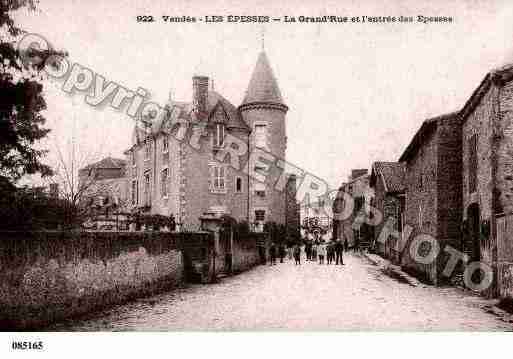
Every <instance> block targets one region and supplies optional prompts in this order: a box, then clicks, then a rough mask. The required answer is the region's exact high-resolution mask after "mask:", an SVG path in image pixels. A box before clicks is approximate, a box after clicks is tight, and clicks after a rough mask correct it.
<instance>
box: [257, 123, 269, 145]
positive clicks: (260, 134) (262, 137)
mask: <svg viewBox="0 0 513 359" xmlns="http://www.w3.org/2000/svg"><path fill="white" fill-rule="evenodd" d="M255 146H256V147H260V148H265V147H267V126H266V125H255Z"/></svg>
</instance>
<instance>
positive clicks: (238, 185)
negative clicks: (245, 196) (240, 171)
mask: <svg viewBox="0 0 513 359" xmlns="http://www.w3.org/2000/svg"><path fill="white" fill-rule="evenodd" d="M235 192H236V193H241V192H242V178H241V177H237V179H236V180H235Z"/></svg>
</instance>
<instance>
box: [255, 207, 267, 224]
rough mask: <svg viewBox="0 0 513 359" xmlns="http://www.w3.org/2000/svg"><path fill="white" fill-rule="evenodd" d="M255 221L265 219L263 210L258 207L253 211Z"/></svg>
mask: <svg viewBox="0 0 513 359" xmlns="http://www.w3.org/2000/svg"><path fill="white" fill-rule="evenodd" d="M255 221H257V222H264V221H265V210H263V209H258V210H256V211H255Z"/></svg>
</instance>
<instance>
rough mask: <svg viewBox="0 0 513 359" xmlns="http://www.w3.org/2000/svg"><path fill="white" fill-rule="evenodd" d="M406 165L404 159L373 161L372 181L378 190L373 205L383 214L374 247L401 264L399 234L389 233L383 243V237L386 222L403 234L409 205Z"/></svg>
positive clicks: (371, 183) (375, 228) (375, 229)
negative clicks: (396, 235) (406, 190)
mask: <svg viewBox="0 0 513 359" xmlns="http://www.w3.org/2000/svg"><path fill="white" fill-rule="evenodd" d="M405 174H406V166H405V164H404V163H402V162H374V163H373V164H372V170H371V176H370V181H369V185H370V187H371V188H372V189H373V191H374V197H373V200H372V202H371V205H372V206H373V207H374V208H375V209H377V210H378V211H379V213H380V214H381V216H382V218H381V220H380V221H379V222H378V223H377V224H376V225H375V226H374V230H373V232H374V249H375V250H376V252H377V253H379V254H381V255H382V256H384V257H385V258H388V259H390V260H391V261H392V262H393V263H396V264H400V262H401V253H399V252H398V251H397V250H396V248H397V246H396V244H397V243H396V242H397V240H398V238H397V237H393V236H389V237H388V238H387V240H386V241H384V242H383V243H382V242H381V241H380V240H379V237H380V235H381V232H382V230H383V228H384V226H385V225H387V226H389V227H387V230H388V231H395V232H398V233H399V236H398V237H399V238H401V236H402V232H403V223H404V209H405V205H406V203H405V200H406V195H405V185H404V177H405Z"/></svg>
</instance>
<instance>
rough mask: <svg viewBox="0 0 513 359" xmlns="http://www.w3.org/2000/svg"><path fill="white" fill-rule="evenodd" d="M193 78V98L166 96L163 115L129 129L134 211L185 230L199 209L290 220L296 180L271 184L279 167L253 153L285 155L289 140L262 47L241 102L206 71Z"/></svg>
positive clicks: (258, 221)
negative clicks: (266, 163) (167, 217)
mask: <svg viewBox="0 0 513 359" xmlns="http://www.w3.org/2000/svg"><path fill="white" fill-rule="evenodd" d="M192 82H193V83H192V86H193V98H192V101H191V102H177V101H173V100H170V101H169V103H168V104H167V106H166V111H164V112H163V114H159V115H157V116H154V117H153V118H152V117H151V114H150V116H147V117H145V118H142V119H141V121H140V123H139V124H138V125H136V126H135V128H134V132H133V137H132V146H131V147H130V148H129V149H128V150H127V151H126V152H125V154H126V156H127V162H128V166H127V168H128V169H127V178H128V184H129V192H130V204H131V209H132V211H139V212H141V213H150V214H162V215H171V214H173V215H174V216H175V218H176V221H177V224H178V226H179V228H181V229H183V230H187V229H190V230H195V229H198V228H199V226H200V217H202V216H203V215H205V214H214V215H218V216H221V215H229V216H231V217H233V218H235V219H236V220H237V221H247V222H248V223H249V224H250V225H251V227H252V228H253V229H254V230H257V231H258V230H262V229H263V224H264V223H265V222H276V223H280V224H285V223H286V222H290V223H289V224H290V225H291V226H292V225H293V224H292V223H295V222H297V218H296V217H297V216H296V214H295V213H297V208H296V206H295V205H293V204H292V200H291V198H294V199H295V196H296V195H295V192H296V188H295V186H292V187H294V188H289V190H287V188H281V189H278V190H276V189H275V188H274V184H275V183H276V181H277V179H278V176H279V175H280V174H281V173H277V172H276V171H274V170H269V169H268V168H265V166H264V167H262V161H259V160H254V159H255V158H256V157H258V154H262V153H263V154H264V156H263V157H265V153H271V154H272V155H273V156H275V157H277V158H279V159H283V160H285V152H286V146H287V137H286V132H285V127H286V124H285V117H286V113H287V111H288V107H287V106H286V105H285V103H284V101H283V99H282V96H281V92H280V90H279V87H278V83H277V80H276V78H275V76H274V73H273V71H272V69H271V66H270V64H269V60H268V58H267V55H266V54H265V52H261V53H260V55H259V57H258V60H257V63H256V66H255V69H254V71H253V74H252V76H251V79H250V82H249V85H248V89H247V91H246V94H245V97H244V99H243V101H242V104H241V105H240V106H239V107H236V106H234V105H233V104H232V103H231V102H230V101H228V100H227V99H226V98H224V97H223V96H222V95H221V94H219V93H218V92H216V91H215V90H213V88H211V86H210V79H209V78H208V77H206V76H194V77H193V81H192ZM244 147H245V148H247V149H248V150H247V151H244ZM232 156H234V157H233V158H232ZM261 157H262V156H261ZM261 157H260V158H261ZM234 159H235V162H236V164H237V165H235V166H234ZM271 168H273V167H271ZM266 171H267V173H266V176H261V175H259V174H262V172H266ZM273 171H274V172H273ZM289 181H290V179H289ZM287 209H288V210H289V211H291V213H287Z"/></svg>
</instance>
